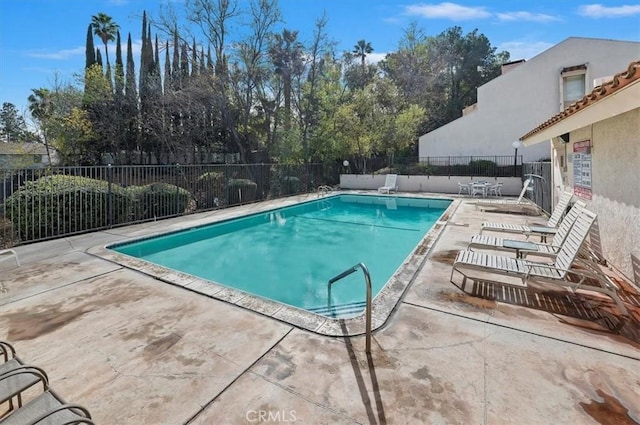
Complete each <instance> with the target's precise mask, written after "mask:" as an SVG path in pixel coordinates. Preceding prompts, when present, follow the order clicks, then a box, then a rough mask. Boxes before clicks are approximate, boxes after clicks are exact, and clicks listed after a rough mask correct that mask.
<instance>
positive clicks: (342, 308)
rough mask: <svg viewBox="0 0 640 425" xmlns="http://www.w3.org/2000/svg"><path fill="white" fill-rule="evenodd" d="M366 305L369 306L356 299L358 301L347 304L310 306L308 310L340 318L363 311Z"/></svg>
mask: <svg viewBox="0 0 640 425" xmlns="http://www.w3.org/2000/svg"><path fill="white" fill-rule="evenodd" d="M366 306H367V303H366V302H364V301H356V302H352V303H346V304H335V305H330V306H324V307H313V308H308V309H307V310H309V311H312V312H314V313H317V314H322V315H323V316H328V317H333V318H334V319H339V318H342V317H347V316H353V315H354V314H357V313H361V312H362V311H363V310H364V309H365V307H366Z"/></svg>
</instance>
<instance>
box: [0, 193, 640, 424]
mask: <svg viewBox="0 0 640 425" xmlns="http://www.w3.org/2000/svg"><path fill="white" fill-rule="evenodd" d="M423 195H425V194H421V196H423ZM310 197H315V195H308V196H300V197H293V198H287V199H282V200H274V201H269V202H263V203H260V204H252V205H247V206H243V207H237V208H230V209H225V210H218V211H212V212H208V213H201V214H196V215H191V216H185V217H179V218H174V219H169V220H163V221H158V222H152V223H145V224H139V225H134V226H127V227H121V228H115V229H109V230H105V231H100V232H94V233H90V234H85V235H78V236H73V237H67V238H62V239H56V240H51V241H46V242H40V243H36V244H31V245H24V246H20V247H17V248H16V251H17V252H18V255H19V256H20V261H21V263H22V265H21V266H20V267H15V265H14V264H13V263H12V262H11V261H10V260H9V261H3V262H1V263H0V339H2V340H6V341H9V342H10V343H12V344H13V345H14V346H15V347H16V350H17V352H18V354H19V356H20V357H21V358H22V359H23V360H24V361H25V362H28V363H31V364H34V365H37V366H40V367H42V368H44V369H45V370H46V371H47V373H48V375H49V378H50V381H51V385H52V387H53V388H54V389H55V390H56V391H57V392H58V393H60V395H62V397H64V398H65V399H66V400H67V401H68V402H73V403H79V404H82V405H84V406H86V407H87V408H88V409H89V411H90V412H91V414H92V416H93V418H94V419H95V421H96V423H99V424H134V423H135V424H186V423H192V424H242V423H248V424H251V423H300V424H338V423H339V424H360V423H399V424H404V423H412V424H413V423H425V424H439V423H453V424H458V423H464V424H503V423H504V424H511V423H526V424H549V423H555V424H565V423H566V424H576V423H580V424H589V423H593V424H598V423H600V424H608V423H610V424H614V423H615V424H625V423H628V424H632V423H639V422H640V402H639V401H638V400H640V389H639V388H640V326H639V322H640V307H639V305H640V303H638V300H640V298H634V297H633V294H632V296H630V297H627V298H625V301H628V304H627V306H628V307H629V309H630V313H631V319H630V320H629V321H627V322H625V323H624V324H623V326H618V327H619V329H617V330H616V329H613V330H612V329H610V328H615V327H616V325H617V322H616V317H615V315H611V314H609V310H610V308H609V303H608V302H607V300H603V299H601V298H598V297H591V296H589V297H587V298H586V301H585V302H584V303H582V304H581V302H580V301H576V297H575V296H571V297H567V296H566V293H565V292H564V291H550V290H548V288H546V289H541V290H540V291H539V292H538V294H539V295H540V297H539V298H537V300H538V304H537V305H533V304H531V303H529V302H528V301H527V300H523V299H522V298H519V297H520V295H519V294H515V293H514V294H513V297H512V298H509V296H508V294H507V295H505V297H504V300H503V301H495V300H490V299H485V298H480V297H472V296H469V295H467V294H465V293H463V292H462V291H460V290H459V289H458V288H457V287H455V286H454V285H452V284H451V283H449V275H450V272H451V263H452V261H453V256H455V252H457V250H459V249H462V248H465V247H466V244H467V242H468V241H469V239H470V238H471V235H473V234H476V233H477V232H478V231H479V229H480V223H481V221H483V220H487V219H489V220H494V221H505V222H507V221H512V222H522V221H523V220H524V219H525V217H522V216H517V215H507V214H496V213H487V212H479V211H477V210H476V209H475V207H474V206H473V205H472V204H470V203H469V201H468V199H466V198H457V197H454V198H456V199H459V201H456V204H457V205H456V208H455V211H454V212H453V214H452V215H451V216H450V217H448V220H447V224H446V226H445V228H444V230H443V231H442V233H441V235H440V237H439V238H438V240H437V241H435V243H434V245H433V246H432V248H431V251H430V254H429V256H428V258H427V261H426V262H425V264H424V266H423V267H422V268H421V269H420V271H419V272H418V273H417V275H416V277H415V279H414V281H413V282H412V283H411V284H410V286H409V287H408V289H407V291H406V293H405V295H404V297H403V299H402V300H401V302H400V303H399V304H398V306H397V307H396V310H395V311H394V313H392V315H391V316H390V318H389V320H388V321H387V322H386V323H385V324H384V325H383V326H382V327H381V328H380V329H378V330H377V331H376V332H375V333H374V335H373V347H372V353H371V355H370V356H368V355H367V354H366V353H365V350H364V337H363V336H357V337H352V338H348V339H345V338H339V337H337V338H336V337H327V336H321V335H318V334H316V333H313V332H309V331H305V330H301V329H299V328H297V327H294V326H292V325H290V324H287V323H285V322H282V321H278V320H275V319H273V318H270V317H267V316H264V315H261V314H258V313H255V312H253V311H249V310H247V309H244V308H241V307H238V306H236V305H232V304H230V303H227V302H225V301H220V300H216V299H212V298H207V297H205V296H203V295H200V294H198V293H194V292H191V291H189V290H186V289H184V288H182V287H178V286H173V285H170V284H166V283H164V282H161V281H159V280H156V279H154V278H152V277H150V276H147V275H145V274H142V273H140V272H137V271H134V270H130V269H128V268H124V267H122V266H120V265H118V264H115V263H113V262H110V261H107V260H105V259H102V258H99V257H96V256H94V255H91V254H90V253H89V252H90V251H91V249H94V248H95V247H96V246H104V245H106V244H109V243H113V242H118V241H122V240H124V239H127V238H132V237H139V236H144V235H149V234H154V233H158V232H164V231H169V230H175V229H179V228H182V227H190V226H194V225H198V224H202V223H206V222H208V221H212V220H219V219H223V218H228V217H232V216H235V215H238V214H245V213H249V212H256V211H261V210H263V209H268V208H273V207H274V206H281V205H288V204H290V203H293V202H296V201H298V200H300V199H310ZM542 221H544V220H542ZM500 299H502V298H500ZM580 299H581V300H583V301H584V299H583V298H580ZM567 300H569V301H572V302H568V301H567ZM576 303H577V304H578V305H582V307H581V308H574V307H572V305H575V304H576ZM6 407H7V406H6V405H3V406H2V409H6ZM2 412H4V410H2V411H0V415H1V414H2Z"/></svg>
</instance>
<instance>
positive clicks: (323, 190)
mask: <svg viewBox="0 0 640 425" xmlns="http://www.w3.org/2000/svg"><path fill="white" fill-rule="evenodd" d="M332 191H333V188H332V187H331V186H328V185H326V184H323V185H322V186H318V188H317V189H316V192H318V198H319V197H321V196H324V195H328V194H329V193H331V192H332Z"/></svg>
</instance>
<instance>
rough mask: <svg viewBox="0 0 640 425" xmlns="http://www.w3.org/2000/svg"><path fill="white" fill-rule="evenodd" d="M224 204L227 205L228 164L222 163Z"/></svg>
mask: <svg viewBox="0 0 640 425" xmlns="http://www.w3.org/2000/svg"><path fill="white" fill-rule="evenodd" d="M224 204H225V205H229V164H224Z"/></svg>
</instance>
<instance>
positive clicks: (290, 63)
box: [269, 29, 304, 113]
mask: <svg viewBox="0 0 640 425" xmlns="http://www.w3.org/2000/svg"><path fill="white" fill-rule="evenodd" d="M269 54H270V55H271V60H272V61H273V64H274V66H275V72H276V74H278V75H280V76H281V77H282V83H283V89H284V107H285V110H286V112H287V113H290V112H291V89H292V87H291V83H292V79H293V77H294V76H297V75H299V74H300V73H301V72H302V67H303V58H304V46H303V45H302V43H301V42H300V41H298V31H290V30H287V29H285V30H283V31H282V34H275V36H274V42H273V44H272V46H271V48H270V50H269Z"/></svg>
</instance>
